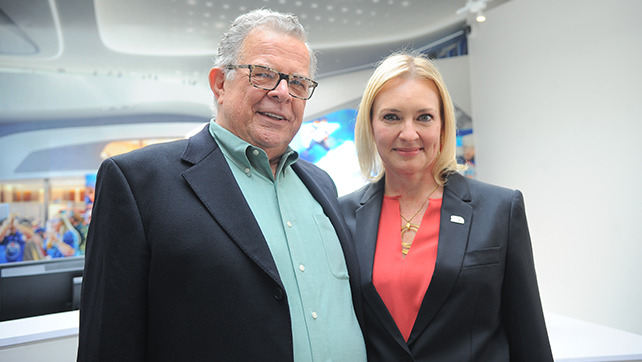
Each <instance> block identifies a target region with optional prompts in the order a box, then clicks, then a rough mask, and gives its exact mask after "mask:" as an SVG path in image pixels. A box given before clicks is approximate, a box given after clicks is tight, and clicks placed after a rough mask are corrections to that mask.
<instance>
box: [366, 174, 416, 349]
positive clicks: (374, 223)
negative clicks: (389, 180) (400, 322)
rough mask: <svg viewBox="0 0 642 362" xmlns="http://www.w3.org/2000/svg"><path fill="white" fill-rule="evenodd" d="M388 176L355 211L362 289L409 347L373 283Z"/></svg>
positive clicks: (393, 333)
mask: <svg viewBox="0 0 642 362" xmlns="http://www.w3.org/2000/svg"><path fill="white" fill-rule="evenodd" d="M384 184H385V181H384V179H381V180H379V181H378V182H376V183H374V184H370V185H369V187H368V188H367V190H366V191H365V192H364V194H363V197H362V198H361V201H360V203H361V205H362V206H361V207H359V208H358V209H357V210H356V212H355V215H356V216H355V217H356V232H357V233H358V234H357V235H355V239H356V240H355V243H356V244H357V251H358V257H359V263H360V266H361V276H362V278H363V279H362V284H361V289H362V293H363V294H364V300H365V303H367V304H369V305H370V307H371V308H372V309H374V310H375V311H377V313H375V314H376V316H377V317H378V318H379V321H380V322H381V324H382V325H384V326H385V328H386V330H387V331H388V333H390V335H391V336H393V337H394V338H395V340H397V342H398V343H399V345H400V346H401V347H403V348H404V349H406V350H407V349H408V346H407V345H406V343H405V341H404V338H403V336H402V335H401V332H400V331H399V328H397V324H396V323H395V321H394V319H393V318H392V315H391V314H390V312H388V308H387V307H386V304H385V303H384V302H383V299H381V296H379V293H378V292H377V289H376V288H375V286H374V283H373V282H372V270H373V266H374V255H375V248H376V245H377V235H378V231H379V217H380V215H381V205H382V203H383V193H384Z"/></svg>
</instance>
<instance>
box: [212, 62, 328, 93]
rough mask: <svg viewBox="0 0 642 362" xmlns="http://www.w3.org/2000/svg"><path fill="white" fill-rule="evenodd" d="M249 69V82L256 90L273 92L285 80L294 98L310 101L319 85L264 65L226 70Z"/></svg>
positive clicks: (238, 66) (243, 66)
mask: <svg viewBox="0 0 642 362" xmlns="http://www.w3.org/2000/svg"><path fill="white" fill-rule="evenodd" d="M238 68H247V69H249V70H250V74H249V80H250V84H252V85H253V86H254V87H255V88H259V89H263V90H266V91H271V90H274V89H276V87H277V86H278V85H279V83H280V82H281V79H285V80H286V81H287V82H288V88H289V93H290V95H291V96H292V97H294V98H298V99H304V100H305V99H310V98H311V97H312V93H314V89H315V88H316V86H317V85H319V83H317V82H315V81H313V80H312V79H309V78H306V77H302V76H299V75H291V74H285V73H280V72H277V71H276V70H274V69H271V68H268V67H265V66H263V65H248V64H246V65H226V66H225V69H238Z"/></svg>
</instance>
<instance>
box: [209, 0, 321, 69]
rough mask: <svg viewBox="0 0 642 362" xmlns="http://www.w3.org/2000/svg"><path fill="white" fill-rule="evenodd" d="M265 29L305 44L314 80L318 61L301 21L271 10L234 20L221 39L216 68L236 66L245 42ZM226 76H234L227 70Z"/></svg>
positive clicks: (245, 15)
mask: <svg viewBox="0 0 642 362" xmlns="http://www.w3.org/2000/svg"><path fill="white" fill-rule="evenodd" d="M258 27H263V28H266V29H269V30H272V31H276V32H279V33H284V34H287V35H290V36H292V37H294V38H296V39H299V40H301V41H302V42H303V43H305V46H306V47H307V48H308V52H309V54H310V69H309V75H308V76H309V77H310V78H312V79H314V76H315V73H316V67H317V59H316V56H315V54H314V51H313V50H312V48H310V45H309V44H308V42H307V40H308V38H307V33H306V31H305V29H304V28H303V25H301V23H299V19H298V18H297V17H296V16H294V15H292V14H284V13H280V12H276V11H273V10H269V9H256V10H252V11H250V12H248V13H245V14H242V15H240V16H239V17H237V18H236V20H234V22H233V23H232V25H231V26H230V28H229V29H228V30H227V32H226V33H225V34H223V36H222V37H221V42H220V43H219V47H218V56H217V57H216V60H215V62H214V66H215V67H221V68H222V67H223V66H225V65H232V64H236V63H237V62H238V60H239V59H241V55H242V54H241V49H242V46H243V41H244V40H245V38H246V37H247V35H248V34H249V33H250V32H251V31H252V30H254V29H256V28H258ZM225 74H226V76H232V74H230V71H229V70H225Z"/></svg>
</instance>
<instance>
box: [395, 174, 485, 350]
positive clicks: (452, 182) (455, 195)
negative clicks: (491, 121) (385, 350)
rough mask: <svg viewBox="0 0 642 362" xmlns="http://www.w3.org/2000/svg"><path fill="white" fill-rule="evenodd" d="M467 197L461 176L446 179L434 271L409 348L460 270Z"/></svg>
mask: <svg viewBox="0 0 642 362" xmlns="http://www.w3.org/2000/svg"><path fill="white" fill-rule="evenodd" d="M470 200H471V197H470V193H469V191H468V186H467V185H466V183H465V180H464V179H463V176H461V175H459V174H457V173H454V174H452V175H450V176H449V177H448V181H447V183H446V187H445V188H444V195H443V199H442V205H441V221H440V225H439V246H438V251H437V262H436V265H435V271H434V274H433V277H432V280H431V282H430V286H429V287H428V290H427V291H426V295H425V296H424V300H423V302H422V304H421V308H420V309H419V314H418V315H417V320H416V321H415V325H414V327H413V329H412V332H411V333H410V337H409V339H408V344H409V345H410V344H411V343H412V342H413V341H414V340H415V339H416V338H417V337H418V336H419V335H420V334H421V333H422V332H423V331H424V330H425V329H426V327H428V325H429V324H430V322H431V321H432V319H433V318H434V317H435V315H436V314H437V312H438V311H439V309H440V308H441V307H442V305H443V304H444V303H445V301H446V299H447V298H448V295H449V294H450V291H451V290H452V288H453V287H454V285H455V282H456V281H457V276H458V275H459V272H460V270H461V267H462V263H463V260H464V254H465V253H466V246H467V244H468V233H469V230H470V224H471V221H472V211H473V209H472V206H470V204H469V203H470Z"/></svg>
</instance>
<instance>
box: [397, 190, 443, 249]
mask: <svg viewBox="0 0 642 362" xmlns="http://www.w3.org/2000/svg"><path fill="white" fill-rule="evenodd" d="M438 188H439V184H437V187H435V189H434V190H432V191H431V192H430V193H429V194H428V197H426V199H425V200H424V202H423V203H422V204H421V206H420V207H419V210H417V212H415V214H414V215H412V216H411V217H410V219H406V218H405V217H404V216H403V215H401V210H399V215H401V218H402V219H404V221H405V222H406V225H404V226H402V227H401V254H403V256H404V257H405V256H406V255H407V254H408V250H410V246H411V245H412V240H411V241H410V242H405V241H403V234H405V233H406V232H408V231H411V230H412V231H414V232H418V231H419V225H416V224H412V223H411V222H410V221H411V220H412V219H414V218H415V216H417V214H419V211H421V209H423V208H424V205H425V204H426V202H428V199H430V196H432V194H434V193H435V191H437V189H438ZM400 208H401V204H400Z"/></svg>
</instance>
